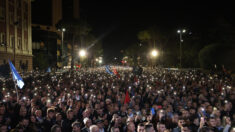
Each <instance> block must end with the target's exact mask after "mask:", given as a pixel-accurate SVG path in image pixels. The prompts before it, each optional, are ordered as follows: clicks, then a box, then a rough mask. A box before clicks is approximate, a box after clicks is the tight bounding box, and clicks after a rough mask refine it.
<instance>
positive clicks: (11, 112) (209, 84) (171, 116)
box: [0, 66, 235, 132]
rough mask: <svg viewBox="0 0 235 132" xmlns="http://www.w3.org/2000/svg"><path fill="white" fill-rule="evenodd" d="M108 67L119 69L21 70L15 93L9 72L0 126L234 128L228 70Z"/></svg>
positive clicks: (234, 97)
mask: <svg viewBox="0 0 235 132" xmlns="http://www.w3.org/2000/svg"><path fill="white" fill-rule="evenodd" d="M114 67H115V69H116V70H117V72H118V74H119V76H116V75H110V74H109V73H107V72H106V71H105V69H104V68H103V67H99V68H89V69H82V68H81V69H79V70H78V71H72V70H71V71H63V72H56V73H53V72H51V73H45V72H39V71H33V72H29V73H24V77H23V80H24V83H25V85H24V87H23V89H18V98H17V91H16V90H15V88H14V85H13V84H14V83H13V82H12V79H5V80H4V81H1V80H0V88H1V91H0V98H1V100H0V126H1V127H0V129H1V131H39V132H44V131H45V132H47V131H48V132H49V131H62V132H64V131H65V132H70V131H74V132H77V131H82V132H90V131H99V132H110V131H111V132H125V131H137V132H138V131H139V132H142V131H159V132H167V131H173V132H181V131H186V132H188V131H192V132H195V131H197V132H200V131H202V132H203V131H207V132H209V131H220V132H221V131H223V132H229V131H234V130H233V128H234V121H235V113H234V111H235V107H234V102H235V93H234V83H233V80H232V78H231V77H230V76H227V75H226V76H224V74H220V73H218V72H214V73H204V72H202V71H199V70H172V69H163V68H154V69H149V68H146V67H143V70H142V71H141V74H135V75H134V74H132V73H131V71H132V70H131V68H130V67H124V66H114ZM112 68H113V66H112V67H111V69H112ZM94 125H96V126H94ZM91 126H92V127H91ZM52 128H53V129H52ZM91 128H92V129H91ZM96 128H98V129H96Z"/></svg>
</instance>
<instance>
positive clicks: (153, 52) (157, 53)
mask: <svg viewBox="0 0 235 132" xmlns="http://www.w3.org/2000/svg"><path fill="white" fill-rule="evenodd" d="M150 55H151V58H152V66H153V62H154V59H155V58H156V57H157V56H158V55H159V52H158V51H157V50H155V49H153V50H152V51H151V52H150Z"/></svg>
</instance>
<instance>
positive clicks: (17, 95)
mask: <svg viewBox="0 0 235 132" xmlns="http://www.w3.org/2000/svg"><path fill="white" fill-rule="evenodd" d="M14 84H15V89H16V98H17V103H19V94H18V89H17V86H16V81H14Z"/></svg>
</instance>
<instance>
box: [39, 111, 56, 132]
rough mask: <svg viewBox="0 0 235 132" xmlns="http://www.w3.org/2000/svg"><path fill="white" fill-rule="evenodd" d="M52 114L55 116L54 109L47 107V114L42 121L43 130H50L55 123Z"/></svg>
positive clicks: (46, 131)
mask: <svg viewBox="0 0 235 132" xmlns="http://www.w3.org/2000/svg"><path fill="white" fill-rule="evenodd" d="M54 116H55V109H53V108H48V109H47V116H46V118H45V119H44V121H43V124H42V126H43V131H45V132H48V131H50V130H51V127H52V126H53V125H54V124H55V121H54Z"/></svg>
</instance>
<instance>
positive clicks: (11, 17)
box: [0, 0, 33, 71]
mask: <svg viewBox="0 0 235 132" xmlns="http://www.w3.org/2000/svg"><path fill="white" fill-rule="evenodd" d="M32 57H33V56H32V35H31V0H0V65H4V64H7V63H8V59H9V60H11V61H12V62H13V63H14V64H15V67H16V69H17V70H19V71H22V70H27V71H30V70H32Z"/></svg>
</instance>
